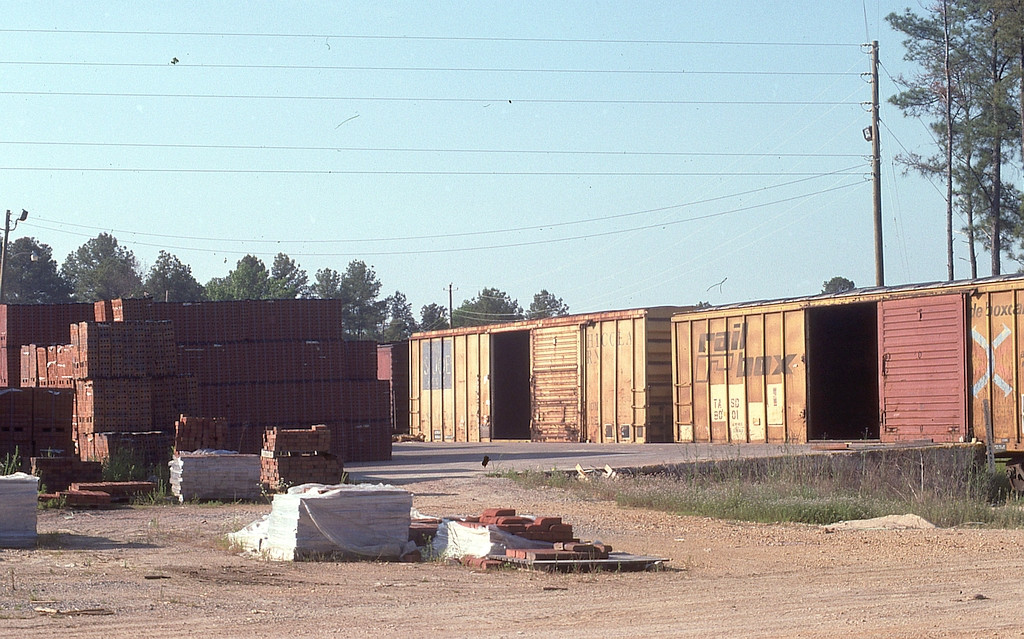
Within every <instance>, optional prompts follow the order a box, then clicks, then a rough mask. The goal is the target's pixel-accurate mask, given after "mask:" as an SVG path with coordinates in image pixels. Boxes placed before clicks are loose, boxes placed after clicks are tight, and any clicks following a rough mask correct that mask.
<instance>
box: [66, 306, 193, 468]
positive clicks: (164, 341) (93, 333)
mask: <svg viewBox="0 0 1024 639" xmlns="http://www.w3.org/2000/svg"><path fill="white" fill-rule="evenodd" d="M115 301H117V300H115ZM138 301H139V302H140V303H144V302H146V301H145V300H138ZM97 307H99V304H97ZM115 308H120V307H119V306H118V307H115ZM102 314H103V315H104V316H106V311H105V310H104V311H102ZM115 316H116V313H115ZM71 353H72V370H73V375H74V381H75V413H74V432H75V436H76V441H77V443H78V449H79V454H80V455H81V457H82V459H99V460H103V459H108V458H109V456H110V455H111V454H116V453H117V452H119V451H125V452H129V451H131V452H133V453H134V454H135V457H136V458H137V459H140V460H147V461H150V460H151V461H152V462H154V463H158V464H163V463H165V462H166V461H167V459H169V457H170V451H171V449H172V446H173V432H174V424H175V420H177V419H178V417H179V416H180V415H181V414H182V413H189V412H191V409H192V406H193V404H192V403H191V402H194V399H195V394H194V385H190V380H189V379H188V378H187V377H183V376H179V375H176V374H175V373H176V361H175V357H176V353H175V342H174V329H173V326H172V325H171V323H170V322H166V321H164V322H156V321H145V320H141V321H132V322H80V323H78V324H72V325H71Z"/></svg>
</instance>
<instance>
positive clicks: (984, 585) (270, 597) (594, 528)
mask: <svg viewBox="0 0 1024 639" xmlns="http://www.w3.org/2000/svg"><path fill="white" fill-rule="evenodd" d="M408 487H409V488H410V489H411V490H413V491H414V493H415V494H416V497H415V499H414V505H415V506H416V507H417V508H418V509H419V510H420V511H422V512H424V513H431V514H437V515H457V514H473V513H479V512H480V511H481V510H483V508H485V507H490V506H503V507H513V508H516V509H517V510H518V511H519V512H521V513H530V514H534V515H559V516H562V517H563V519H565V520H566V521H567V522H569V523H571V524H573V526H574V527H575V530H576V532H577V535H579V536H580V537H582V538H585V539H594V540H596V539H599V540H602V541H604V542H607V543H610V544H612V545H613V546H614V547H615V548H616V549H619V550H626V551H630V552H634V553H638V554H651V555H660V556H663V557H667V558H668V559H669V560H670V561H669V562H668V564H667V569H664V570H660V571H654V572H645V573H620V574H615V573H599V574H586V573H577V574H548V573H543V572H534V571H527V570H517V569H502V570H498V571H487V572H483V571H475V570H472V569H469V568H466V567H463V566H457V565H450V564H445V563H433V562H431V563H420V564H401V563H394V564H389V563H376V562H365V563H309V562H304V563H289V562H267V561H263V560H259V559H253V558H248V557H243V556H241V555H238V554H234V553H232V552H231V551H230V549H229V548H228V546H227V544H226V542H225V541H224V535H225V534H226V533H227V532H230V531H234V530H237V529H239V528H241V527H243V526H244V525H245V524H248V523H249V522H251V521H253V520H255V519H257V518H258V517H259V516H261V515H263V514H265V513H267V512H269V510H270V507H269V505H267V504H242V505H238V504H235V505H217V506H208V505H207V506H204V505H194V504H193V505H185V506H148V507H131V508H128V507H125V508H119V509H115V510H86V511H74V512H72V511H67V510H64V511H58V510H48V511H42V512H40V516H39V524H38V530H39V533H40V539H39V546H40V547H39V548H38V549H36V550H31V551H29V550H0V630H2V631H3V635H4V636H9V637H52V636H68V637H76V638H77V637H129V636H136V637H188V636H197V637H210V636H216V637H253V636H262V637H282V636H292V637H300V636H332V635H335V636H346V637H378V636H403V637H420V636H428V635H434V636H455V637H465V636H487V637H552V636H588V637H639V636H654V635H660V636H671V637H679V636H708V635H720V636H729V637H743V636H749V637H835V636H858V637H978V636H997V635H998V636H1005V637H1009V636H1022V635H1024V579H1022V574H1024V531H1016V530H1015V531H1000V530H995V531H993V530H970V529H955V530H950V529H933V530H896V531H893V530H868V531H858V530H843V531H837V532H831V533H830V532H826V531H825V530H824V529H822V528H819V527H814V526H801V525H771V526H768V525H755V524H743V523H732V522H722V521H715V520H709V519H702V518H692V517H677V516H673V515H667V514H661V513H655V512H648V511H640V510H626V509H620V508H617V507H616V506H615V505H614V504H611V503H608V502H601V501H582V500H579V499H578V498H577V497H575V496H569V495H567V494H566V493H564V492H562V491H558V490H553V489H543V490H525V489H522V488H520V487H518V486H516V485H514V484H512V483H511V482H509V481H508V480H505V479H498V478H484V477H480V478H476V479H444V480H437V481H430V482H422V483H418V484H412V485H410V486H408ZM37 609H42V610H43V611H39V610H37ZM54 611H57V612H54ZM90 613H91V614H90Z"/></svg>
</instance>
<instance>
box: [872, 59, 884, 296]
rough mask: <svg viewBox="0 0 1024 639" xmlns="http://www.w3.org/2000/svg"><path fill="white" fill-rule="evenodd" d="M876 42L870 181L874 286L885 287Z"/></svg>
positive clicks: (873, 61) (873, 69) (873, 60)
mask: <svg viewBox="0 0 1024 639" xmlns="http://www.w3.org/2000/svg"><path fill="white" fill-rule="evenodd" d="M878 138H879V135H878V40H874V41H872V42H871V181H872V184H873V185H874V189H873V191H874V203H875V206H874V208H875V286H885V260H884V258H883V256H882V146H881V141H880V140H879V139H878Z"/></svg>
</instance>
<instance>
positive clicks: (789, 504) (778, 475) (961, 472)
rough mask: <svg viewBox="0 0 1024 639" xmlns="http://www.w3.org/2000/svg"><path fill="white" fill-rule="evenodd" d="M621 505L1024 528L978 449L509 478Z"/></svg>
mask: <svg viewBox="0 0 1024 639" xmlns="http://www.w3.org/2000/svg"><path fill="white" fill-rule="evenodd" d="M500 476H506V477H511V478H512V479H514V480H515V481H516V482H518V483H520V484H521V485H524V486H526V487H533V488H535V487H539V486H550V487H556V488H564V489H567V490H571V491H575V492H578V493H579V494H581V495H583V496H587V497H590V498H596V499H605V500H611V501H614V502H616V503H617V504H619V505H620V506H624V507H634V508H648V509H652V510H660V511H664V512H671V513H677V514H682V515H695V516H702V517H713V518H717V519H730V520H738V521H751V522H762V523H779V522H798V523H807V524H831V523H835V522H838V521H847V520H854V519H867V518H871V517H880V516H884V515H902V514H907V513H913V514H916V515H919V516H920V517H923V518H925V519H927V520H928V521H930V522H932V523H933V524H935V525H936V526H942V527H953V526H968V525H973V526H987V527H996V528H1020V527H1024V500H1022V498H1021V497H1020V496H1018V495H1016V494H1014V493H1013V492H1012V491H1011V490H1010V488H1009V484H1008V482H1007V480H1006V476H1005V474H1003V473H998V472H997V473H989V472H988V471H987V470H986V468H985V466H984V462H983V459H981V458H980V457H979V456H978V455H977V451H976V449H974V448H972V447H949V448H935V449H907V450H896V451H893V450H890V451H872V452H870V453H868V452H862V453H844V454H835V455H793V456H786V457H775V458H762V459H751V460H745V459H735V460H728V461H724V462H723V461H719V462H700V463H691V464H681V465H677V466H669V467H659V468H654V469H646V470H644V471H638V472H635V473H628V472H627V473H623V472H620V473H619V476H618V477H616V478H613V479H607V478H603V477H600V476H598V477H594V478H591V479H588V480H586V481H578V480H576V479H575V473H565V472H558V471H552V472H550V473H541V472H536V471H533V472H527V473H503V474H501V475H500Z"/></svg>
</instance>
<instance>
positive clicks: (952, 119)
mask: <svg viewBox="0 0 1024 639" xmlns="http://www.w3.org/2000/svg"><path fill="white" fill-rule="evenodd" d="M886 20H887V21H888V22H889V24H890V25H891V26H892V28H893V29H895V30H896V31H899V32H901V33H903V34H905V35H906V39H905V40H904V41H903V45H904V47H905V49H906V55H905V56H904V57H905V59H906V60H908V61H910V62H913V63H915V64H916V66H917V69H916V72H915V73H914V74H913V75H912V76H909V77H903V76H901V77H899V78H897V83H898V84H899V85H900V86H901V88H902V90H901V91H900V93H898V94H896V95H894V96H892V97H891V98H890V99H889V101H890V102H891V103H893V104H895V105H896V106H898V107H899V108H900V109H901V110H902V111H903V112H904V113H905V114H907V115H908V116H911V117H915V118H924V119H926V120H930V126H931V129H932V132H933V135H934V137H935V139H936V143H937V145H936V146H937V150H938V151H939V152H937V153H936V154H934V155H932V156H930V157H922V156H920V155H917V154H913V153H907V154H905V155H901V156H899V157H898V160H899V161H901V162H902V163H904V164H905V165H906V166H908V167H909V168H911V169H913V170H915V171H918V172H920V173H921V174H923V175H926V176H929V177H938V176H940V175H941V176H943V177H946V176H947V175H948V177H949V178H951V179H952V182H953V193H954V198H955V201H954V202H953V206H954V207H955V208H956V209H958V210H959V211H960V213H961V215H962V217H963V219H965V221H966V226H965V228H964V229H963V230H964V231H965V232H966V235H967V241H968V243H969V251H970V262H971V272H972V276H974V275H976V273H977V264H976V258H975V243H978V244H980V245H981V246H983V247H984V248H987V249H988V250H989V251H990V253H991V255H992V273H993V274H994V275H997V274H999V273H1000V258H1001V257H1002V256H1003V255H1004V254H1006V253H1009V254H1010V256H1011V257H1013V258H1014V259H1019V260H1022V261H1024V257H1022V256H1021V255H1020V254H1019V253H1018V252H1016V251H1015V250H1014V249H1013V248H1012V245H1013V243H1014V242H1016V243H1017V244H1018V245H1019V244H1020V243H1021V240H1022V238H1024V225H1022V224H1021V218H1020V214H1019V211H1020V200H1021V194H1020V192H1019V190H1018V189H1017V187H1016V186H1015V185H1014V184H1013V183H1012V181H1011V179H1008V177H1010V176H1011V173H1010V171H1009V170H1007V169H1008V168H1009V167H1008V166H1004V165H1008V164H1009V163H1010V162H1012V157H1015V156H1018V155H1019V152H1020V150H1021V144H1022V142H1024V141H1022V140H1021V138H1020V135H1021V130H1020V124H1021V123H1020V113H1019V109H1020V104H1019V97H1020V86H1021V82H1022V77H1021V74H1020V67H1021V42H1022V41H1024V21H1022V19H1021V12H1020V10H1019V7H1018V6H1017V4H1016V3H1008V2H1003V1H1001V0H991V1H986V2H976V1H974V0H949V1H948V2H943V3H934V4H932V5H928V7H927V9H926V12H925V13H924V14H923V15H919V14H917V13H914V12H913V11H912V10H910V9H907V10H906V11H904V12H903V13H892V14H890V15H888V16H886ZM947 44H948V52H949V57H948V64H947V58H946V52H947ZM947 73H948V76H947ZM947 117H948V121H947ZM947 144H948V151H949V159H948V160H947ZM982 226H985V227H988V228H987V232H982V231H981V230H980V227H982ZM949 241H952V240H951V238H950V240H949ZM950 259H952V257H950Z"/></svg>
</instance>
